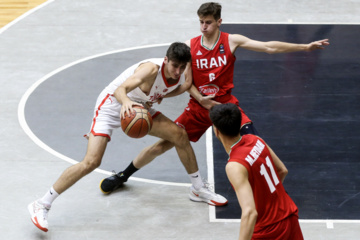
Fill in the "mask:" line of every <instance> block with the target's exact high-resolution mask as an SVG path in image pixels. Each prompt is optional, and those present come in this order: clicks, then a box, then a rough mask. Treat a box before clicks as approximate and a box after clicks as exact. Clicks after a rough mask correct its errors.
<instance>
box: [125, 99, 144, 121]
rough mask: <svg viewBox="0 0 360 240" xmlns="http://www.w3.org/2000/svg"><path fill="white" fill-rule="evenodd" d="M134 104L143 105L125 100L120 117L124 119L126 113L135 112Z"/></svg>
mask: <svg viewBox="0 0 360 240" xmlns="http://www.w3.org/2000/svg"><path fill="white" fill-rule="evenodd" d="M133 106H140V107H142V106H143V105H142V104H140V103H137V102H133V101H131V100H129V101H126V102H123V104H122V105H121V110H120V118H121V119H123V118H125V114H127V115H128V116H130V115H131V113H133V112H134V111H135V110H134V109H133Z"/></svg>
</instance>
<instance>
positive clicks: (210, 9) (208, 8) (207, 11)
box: [197, 2, 221, 21]
mask: <svg viewBox="0 0 360 240" xmlns="http://www.w3.org/2000/svg"><path fill="white" fill-rule="evenodd" d="M197 14H198V16H199V17H206V16H213V17H214V19H215V20H216V21H217V20H219V19H220V18H221V5H220V4H219V3H216V2H207V3H203V4H202V5H201V6H200V7H199V9H198V11H197Z"/></svg>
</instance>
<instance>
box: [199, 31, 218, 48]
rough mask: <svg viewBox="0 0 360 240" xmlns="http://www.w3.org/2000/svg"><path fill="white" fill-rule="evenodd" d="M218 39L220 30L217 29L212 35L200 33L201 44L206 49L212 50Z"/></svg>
mask: <svg viewBox="0 0 360 240" xmlns="http://www.w3.org/2000/svg"><path fill="white" fill-rule="evenodd" d="M219 39H220V30H219V29H218V30H217V31H216V32H214V34H212V35H204V34H203V35H202V37H201V45H202V46H203V47H205V48H206V49H208V50H212V49H213V48H214V47H215V46H216V44H217V42H218V41H219Z"/></svg>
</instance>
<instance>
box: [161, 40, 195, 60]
mask: <svg viewBox="0 0 360 240" xmlns="http://www.w3.org/2000/svg"><path fill="white" fill-rule="evenodd" d="M166 57H167V59H168V60H169V61H173V62H177V63H180V64H184V63H185V64H187V63H188V62H190V60H191V53H190V47H189V46H188V45H186V44H185V43H182V42H174V43H172V44H171V45H170V47H169V48H168V50H167V52H166Z"/></svg>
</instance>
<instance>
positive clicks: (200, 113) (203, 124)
mask: <svg viewBox="0 0 360 240" xmlns="http://www.w3.org/2000/svg"><path fill="white" fill-rule="evenodd" d="M226 100H227V101H225V102H221V103H234V104H236V105H237V106H239V101H238V100H237V99H236V97H234V96H233V95H229V96H227V99H226ZM239 109H240V111H241V116H242V121H241V126H243V125H244V124H246V123H249V122H251V120H250V119H249V118H248V116H246V114H245V113H244V111H243V110H242V109H241V108H240V107H239ZM175 123H176V124H177V125H178V126H180V127H182V128H184V129H185V130H186V132H187V134H188V136H189V140H190V141H192V142H197V141H198V140H199V139H200V137H201V136H202V135H203V134H204V133H205V132H206V130H207V129H208V128H209V127H210V126H212V122H211V120H210V116H209V110H207V109H205V108H204V107H202V106H201V105H200V104H199V103H198V102H197V101H196V100H194V99H192V98H191V99H190V101H189V103H188V106H187V107H186V108H185V110H184V112H183V113H182V114H181V115H180V116H179V117H178V118H177V119H176V120H175Z"/></svg>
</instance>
